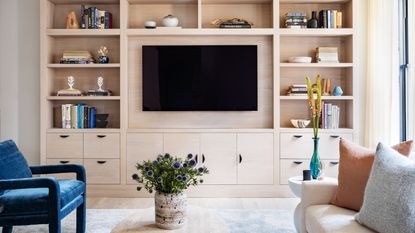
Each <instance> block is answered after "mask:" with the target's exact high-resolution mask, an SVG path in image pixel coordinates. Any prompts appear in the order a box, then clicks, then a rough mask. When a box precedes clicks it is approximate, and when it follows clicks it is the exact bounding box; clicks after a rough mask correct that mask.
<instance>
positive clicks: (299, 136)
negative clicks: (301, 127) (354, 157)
mask: <svg viewBox="0 0 415 233" xmlns="http://www.w3.org/2000/svg"><path fill="white" fill-rule="evenodd" d="M293 137H295V138H302V137H303V135H294V136H293Z"/></svg>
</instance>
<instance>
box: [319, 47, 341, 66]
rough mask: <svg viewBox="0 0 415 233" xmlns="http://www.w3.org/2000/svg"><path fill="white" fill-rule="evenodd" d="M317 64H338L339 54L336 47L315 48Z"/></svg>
mask: <svg viewBox="0 0 415 233" xmlns="http://www.w3.org/2000/svg"><path fill="white" fill-rule="evenodd" d="M316 61H317V63H339V53H338V49H337V47H317V49H316Z"/></svg>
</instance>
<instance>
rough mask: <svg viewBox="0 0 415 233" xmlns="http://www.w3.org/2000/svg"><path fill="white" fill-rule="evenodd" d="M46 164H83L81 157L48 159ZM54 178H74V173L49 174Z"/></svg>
mask: <svg viewBox="0 0 415 233" xmlns="http://www.w3.org/2000/svg"><path fill="white" fill-rule="evenodd" d="M46 164H47V165H62V164H80V165H83V159H48V160H47V161H46ZM51 176H53V177H55V178H56V179H76V174H75V173H63V174H53V175H51Z"/></svg>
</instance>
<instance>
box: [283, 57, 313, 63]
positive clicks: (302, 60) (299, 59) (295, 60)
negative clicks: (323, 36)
mask: <svg viewBox="0 0 415 233" xmlns="http://www.w3.org/2000/svg"><path fill="white" fill-rule="evenodd" d="M311 61H312V58H311V57H290V58H288V62H289V63H311Z"/></svg>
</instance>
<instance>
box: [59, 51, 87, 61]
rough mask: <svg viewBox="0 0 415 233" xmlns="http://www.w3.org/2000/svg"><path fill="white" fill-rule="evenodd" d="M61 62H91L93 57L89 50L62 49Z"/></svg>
mask: <svg viewBox="0 0 415 233" xmlns="http://www.w3.org/2000/svg"><path fill="white" fill-rule="evenodd" d="M60 63H61V64H93V63H95V59H94V57H93V56H92V54H91V53H90V52H89V51H63V54H62V58H61V60H60Z"/></svg>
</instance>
